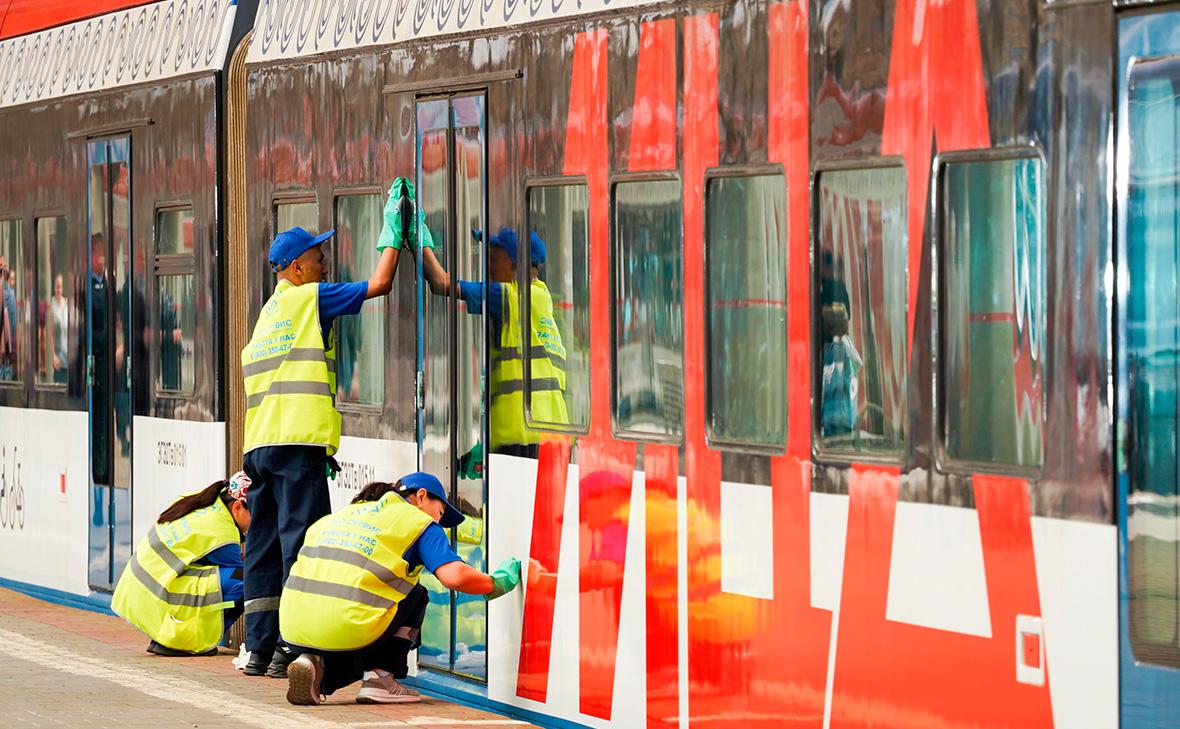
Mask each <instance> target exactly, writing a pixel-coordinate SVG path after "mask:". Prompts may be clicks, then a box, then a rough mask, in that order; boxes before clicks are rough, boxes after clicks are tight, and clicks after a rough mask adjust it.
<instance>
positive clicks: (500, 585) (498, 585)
mask: <svg viewBox="0 0 1180 729" xmlns="http://www.w3.org/2000/svg"><path fill="white" fill-rule="evenodd" d="M492 583H493V584H492V591H491V592H489V593H488V594H487V598H488V599H489V600H495V599H496V598H497V597H501V596H503V595H507V594H508V593H510V592H512V591H513V590H515V589H516V586H517V585H519V584H520V560H519V559H517V558H516V557H509V558H508V559H506V560H504V561H503V562H501V563H500V566H499V567H497V568H496V571H495V572H493V573H492Z"/></svg>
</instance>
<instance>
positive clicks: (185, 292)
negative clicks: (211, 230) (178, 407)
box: [145, 209, 197, 393]
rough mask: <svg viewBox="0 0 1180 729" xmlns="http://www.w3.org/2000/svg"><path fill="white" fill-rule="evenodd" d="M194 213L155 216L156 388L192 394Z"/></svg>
mask: <svg viewBox="0 0 1180 729" xmlns="http://www.w3.org/2000/svg"><path fill="white" fill-rule="evenodd" d="M192 252H193V211H192V210H191V209H185V210H162V211H160V212H159V213H157V215H156V307H157V314H156V332H157V335H156V336H157V341H156V389H157V390H159V391H161V392H173V393H177V392H180V393H191V392H192V391H193V388H194V384H195V382H194V378H195V360H194V357H193V349H194V346H195V338H196V332H197V312H196V305H197V301H196V296H195V294H194V291H193V255H192ZM145 324H146V322H145Z"/></svg>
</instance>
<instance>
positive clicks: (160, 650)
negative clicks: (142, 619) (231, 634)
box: [146, 640, 217, 658]
mask: <svg viewBox="0 0 1180 729" xmlns="http://www.w3.org/2000/svg"><path fill="white" fill-rule="evenodd" d="M146 650H147V652H148V653H155V654H156V655H157V656H167V657H169V658H179V657H190V658H191V657H192V656H215V655H217V649H216V648H210V649H209V650H207V651H202V652H200V653H193V652H191V651H180V650H176V649H175V648H169V647H168V646H166V645H160V644H159V643H157V642H156V641H154V640H153V641H152V642H151V643H148V647H147V649H146Z"/></svg>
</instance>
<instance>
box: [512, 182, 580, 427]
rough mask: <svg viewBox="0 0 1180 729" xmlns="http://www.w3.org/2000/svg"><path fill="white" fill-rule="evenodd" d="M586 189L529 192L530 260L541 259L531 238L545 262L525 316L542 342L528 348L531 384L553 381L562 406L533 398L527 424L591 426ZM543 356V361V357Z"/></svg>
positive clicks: (567, 187)
mask: <svg viewBox="0 0 1180 729" xmlns="http://www.w3.org/2000/svg"><path fill="white" fill-rule="evenodd" d="M588 202H589V193H588V192H587V189H586V186H585V185H553V186H547V187H534V188H532V189H530V190H529V200H528V204H529V217H528V226H529V233H530V237H529V241H530V242H529V248H528V251H529V252H530V261H531V260H536V259H538V258H539V253H538V252H539V251H541V250H542V248H540V247H537V250H536V251H534V250H533V248H534V246H533V243H532V235H533V234H536V236H537V237H538V238H539V239H540V241H541V244H542V246H543V250H544V260H543V262H541V263H540V265H539V266H537V267H536V268H535V269H533V270H536V271H537V278H536V281H535V282H534V283H533V284H532V286H531V288H530V292H529V307H530V311H529V318H530V320H531V321H532V326H533V328H534V330H535V331H536V332H537V335H538V337H539V338H540V340H541V341H542V346H541V347H540V348H539V349H534V348H533V347H529V349H527V350H526V352H525V355H526V356H527V357H528V359H529V379H530V382H529V384H530V385H531V384H532V380H533V379H536V378H542V377H549V378H552V379H556V380H557V382H558V385H559V386H560V387H561V393H562V397H563V400H564V404H565V409H564V412H562V410H561V408H560V407H550V406H548V404H542V403H539V402H538V400H537V395H536V394H534V393H530V394H531V398H532V399H531V405H532V407H531V408H530V410H529V414H530V423H539V424H541V425H569V426H573V427H576V428H578V429H585V428H587V427H588V426H589V425H590V240H589V238H588V237H587V228H586V217H587V205H588ZM542 358H543V359H542Z"/></svg>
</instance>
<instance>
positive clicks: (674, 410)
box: [614, 180, 684, 437]
mask: <svg viewBox="0 0 1180 729" xmlns="http://www.w3.org/2000/svg"><path fill="white" fill-rule="evenodd" d="M681 220H682V218H681V203H680V181H679V180H641V181H640V180H637V181H633V182H621V183H619V184H617V185H616V186H615V189H614V262H615V297H614V299H615V301H614V319H615V342H614V343H615V350H614V364H615V372H614V377H615V382H614V397H615V400H614V404H615V420H616V423H617V425H618V428H619V430H620V431H622V432H628V433H632V434H638V435H647V436H655V437H670V436H673V437H674V436H679V435H680V433H681V431H682V429H683V421H684V321H683V316H682V312H681V308H682V301H683V294H684V275H683V259H684V256H683V245H684V244H683V236H682V231H681Z"/></svg>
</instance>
